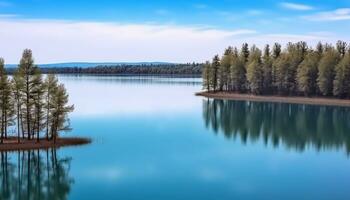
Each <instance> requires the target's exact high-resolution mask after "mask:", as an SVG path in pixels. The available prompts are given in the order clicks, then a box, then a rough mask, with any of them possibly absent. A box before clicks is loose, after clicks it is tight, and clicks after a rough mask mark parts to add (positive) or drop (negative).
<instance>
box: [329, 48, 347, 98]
mask: <svg viewBox="0 0 350 200" xmlns="http://www.w3.org/2000/svg"><path fill="white" fill-rule="evenodd" d="M335 73H336V75H335V80H334V88H333V93H334V95H335V96H338V97H342V98H344V97H347V98H349V97H350V53H349V52H348V53H346V54H345V56H344V57H343V59H342V60H341V61H340V62H339V64H338V65H337V66H336V68H335Z"/></svg>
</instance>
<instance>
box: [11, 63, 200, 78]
mask: <svg viewBox="0 0 350 200" xmlns="http://www.w3.org/2000/svg"><path fill="white" fill-rule="evenodd" d="M40 69H41V71H42V72H43V73H59V74H130V75H148V74H151V75H157V74H165V75H200V74H201V73H202V64H199V63H187V64H142V65H131V64H127V65H116V66H110V65H108V66H97V67H88V68H82V67H55V68H40ZM8 72H9V73H14V70H11V69H8Z"/></svg>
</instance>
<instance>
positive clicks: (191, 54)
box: [0, 18, 256, 63]
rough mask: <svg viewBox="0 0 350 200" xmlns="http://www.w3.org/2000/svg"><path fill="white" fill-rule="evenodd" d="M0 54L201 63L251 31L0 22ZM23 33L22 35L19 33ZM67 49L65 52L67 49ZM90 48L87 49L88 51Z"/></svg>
mask: <svg viewBox="0 0 350 200" xmlns="http://www.w3.org/2000/svg"><path fill="white" fill-rule="evenodd" d="M0 27H1V37H0V44H1V45H2V47H3V48H0V56H3V57H4V58H5V59H6V60H7V63H16V62H17V61H18V56H19V55H20V54H21V51H22V50H23V49H24V48H31V49H33V51H34V52H35V53H36V55H37V57H36V58H37V62H38V63H50V62H60V61H82V60H83V61H105V62H108V61H136V62H137V61H154V60H157V61H170V62H191V61H204V60H206V59H207V58H210V57H211V56H212V55H213V54H216V53H218V52H221V51H222V49H223V48H224V47H225V46H227V45H229V44H232V41H233V40H239V38H241V37H243V36H246V35H250V34H254V33H255V32H256V31H255V30H249V29H234V30H223V29H217V28H207V27H196V26H179V25H167V24H163V25H156V24H154V25H150V24H117V23H107V22H106V23H104V22H84V21H57V20H25V19H17V18H15V19H0ZM24 32H25V33H26V34H23V33H24ZM68 46H69V48H67V47H68ZM91 47H93V48H91Z"/></svg>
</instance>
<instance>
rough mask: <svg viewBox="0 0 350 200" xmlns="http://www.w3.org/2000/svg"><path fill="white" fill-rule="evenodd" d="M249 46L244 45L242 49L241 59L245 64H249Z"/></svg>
mask: <svg viewBox="0 0 350 200" xmlns="http://www.w3.org/2000/svg"><path fill="white" fill-rule="evenodd" d="M249 53H250V52H249V46H248V44H247V43H244V44H243V45H242V49H241V58H242V60H243V62H244V63H247V62H248V58H249Z"/></svg>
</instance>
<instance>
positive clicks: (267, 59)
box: [262, 45, 273, 94]
mask: <svg viewBox="0 0 350 200" xmlns="http://www.w3.org/2000/svg"><path fill="white" fill-rule="evenodd" d="M262 62H263V63H262V66H263V93H265V94H271V93H272V81H273V77H272V58H271V55H270V46H269V45H266V46H265V48H264V55H263V60H262Z"/></svg>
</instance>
